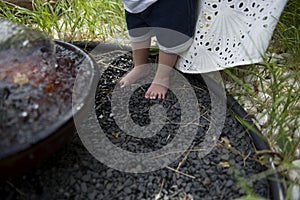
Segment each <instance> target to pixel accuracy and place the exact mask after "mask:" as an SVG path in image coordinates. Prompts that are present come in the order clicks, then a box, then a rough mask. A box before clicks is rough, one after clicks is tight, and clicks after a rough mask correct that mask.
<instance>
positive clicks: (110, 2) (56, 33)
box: [0, 0, 125, 41]
mask: <svg viewBox="0 0 300 200" xmlns="http://www.w3.org/2000/svg"><path fill="white" fill-rule="evenodd" d="M0 4H1V5H0V6H1V7H0V17H3V18H8V19H10V20H11V21H14V22H18V23H20V24H25V25H27V26H29V27H33V28H36V29H39V30H41V31H43V32H45V33H47V34H48V35H50V36H51V37H52V38H53V39H59V40H64V41H75V40H89V41H91V40H94V41H104V40H105V39H106V38H107V37H108V36H113V35H114V34H115V33H120V32H123V31H124V30H125V26H124V24H125V20H124V16H123V15H124V14H123V7H122V5H121V2H120V0H89V1H84V0H59V1H57V2H56V3H55V4H50V3H47V2H45V1H41V0H33V8H34V9H33V10H28V9H25V8H21V7H18V6H14V5H12V4H7V3H3V1H1V2H0Z"/></svg>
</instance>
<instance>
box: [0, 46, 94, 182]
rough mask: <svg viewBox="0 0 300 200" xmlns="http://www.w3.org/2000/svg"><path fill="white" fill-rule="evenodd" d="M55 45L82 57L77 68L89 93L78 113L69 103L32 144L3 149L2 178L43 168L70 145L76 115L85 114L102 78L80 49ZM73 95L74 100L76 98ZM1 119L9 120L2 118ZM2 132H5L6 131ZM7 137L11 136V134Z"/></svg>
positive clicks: (84, 94) (78, 103)
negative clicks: (48, 160)
mask: <svg viewBox="0 0 300 200" xmlns="http://www.w3.org/2000/svg"><path fill="white" fill-rule="evenodd" d="M55 44H56V46H57V47H60V48H63V49H66V50H68V51H69V52H74V53H76V54H78V55H80V56H81V57H82V61H80V63H78V66H79V67H78V66H77V67H78V68H79V71H78V72H80V76H85V77H84V80H85V82H83V83H82V84H83V85H82V88H85V90H84V91H82V93H81V97H80V100H79V101H78V100H77V101H76V109H75V110H72V101H69V100H68V101H66V102H65V103H66V104H68V107H69V108H70V109H67V110H62V112H61V114H60V116H59V120H57V121H55V122H53V123H49V124H48V125H47V126H45V127H44V128H43V129H42V130H41V131H39V132H37V133H35V134H33V135H32V137H31V138H30V140H29V142H26V143H22V144H18V145H11V146H8V147H7V148H3V147H2V149H1V151H0V178H2V179H3V178H8V177H12V176H17V175H20V174H22V173H24V172H27V171H28V170H30V169H32V168H34V167H36V166H39V165H40V164H41V163H42V162H43V161H45V160H46V159H47V158H48V157H49V156H51V155H52V154H53V153H54V152H56V151H57V150H59V149H60V148H61V147H63V146H64V145H65V144H66V143H67V142H68V141H70V139H71V138H72V136H73V135H74V133H75V125H74V122H73V115H78V114H80V112H82V111H83V110H84V107H85V104H86V102H88V101H87V100H88V99H87V96H88V95H89V93H90V92H91V91H90V90H89V88H92V85H93V84H94V83H95V79H96V78H97V74H98V72H97V68H96V66H95V63H94V61H93V59H92V58H91V57H89V56H88V55H87V54H86V53H85V52H84V51H82V50H81V49H80V48H78V47H76V46H74V45H72V44H70V43H66V42H62V41H55ZM69 59H72V58H69ZM68 67H70V66H68ZM70 70H72V69H70ZM67 72H68V71H66V73H67ZM0 81H1V80H0ZM70 95H71V96H72V94H70ZM55 106H59V105H55ZM0 114H1V113H0ZM1 117H5V116H3V115H2V116H1ZM0 128H1V126H0ZM2 131H3V132H5V129H4V130H2ZM0 133H1V130H0ZM6 134H11V133H9V132H8V133H6ZM0 147H1V146H0Z"/></svg>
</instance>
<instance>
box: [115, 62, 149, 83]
mask: <svg viewBox="0 0 300 200" xmlns="http://www.w3.org/2000/svg"><path fill="white" fill-rule="evenodd" d="M150 73H151V70H150V68H149V66H148V65H143V66H136V67H134V68H133V69H132V70H131V71H130V72H129V73H128V74H126V75H125V77H124V78H122V79H121V81H120V87H121V88H123V87H126V86H128V85H130V84H133V83H135V82H136V81H138V80H140V79H142V78H144V77H146V76H148V75H149V74H150Z"/></svg>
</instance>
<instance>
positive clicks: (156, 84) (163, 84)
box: [145, 78, 169, 99]
mask: <svg viewBox="0 0 300 200" xmlns="http://www.w3.org/2000/svg"><path fill="white" fill-rule="evenodd" d="M168 85H169V79H168V78H165V80H160V81H157V80H155V79H154V80H153V82H152V83H151V85H150V87H149V88H148V90H147V92H146V94H145V98H147V99H156V98H159V99H165V98H166V94H167V91H168Z"/></svg>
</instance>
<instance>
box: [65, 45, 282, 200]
mask: <svg viewBox="0 0 300 200" xmlns="http://www.w3.org/2000/svg"><path fill="white" fill-rule="evenodd" d="M71 43H72V44H74V45H75V46H78V47H79V48H82V49H84V50H86V51H90V50H93V49H94V48H95V47H96V46H98V45H100V46H101V48H103V52H102V53H107V52H110V51H114V50H128V51H131V47H129V46H125V45H116V44H107V43H101V42H71ZM99 49H100V48H99ZM199 80H201V81H200V82H201V83H202V84H203V85H206V83H205V82H204V80H203V79H202V77H201V75H200V76H199ZM207 81H209V84H210V87H211V89H212V90H213V92H215V93H216V94H222V93H221V92H220V91H217V90H218V88H220V87H218V85H217V83H216V82H215V81H214V80H212V79H211V80H207ZM214 85H215V87H214ZM221 98H223V97H221ZM227 108H228V109H229V110H231V111H232V112H234V113H235V114H237V115H238V116H239V117H240V118H242V119H243V120H245V121H246V122H247V123H248V124H249V125H250V126H251V130H249V128H247V127H245V128H246V129H247V130H248V133H249V135H250V137H251V138H252V141H253V143H254V145H255V147H256V149H257V150H270V147H269V145H268V143H267V142H266V141H265V140H263V138H262V137H261V136H262V133H261V131H259V129H258V128H257V126H256V125H255V124H254V123H253V121H252V119H251V118H250V117H249V115H248V113H247V112H246V111H245V110H244V108H243V107H242V106H241V105H240V104H239V103H238V102H237V101H236V100H235V99H234V98H233V97H232V96H230V95H228V94H227ZM269 165H270V166H271V168H272V169H273V170H275V165H274V161H273V159H272V158H270V159H269ZM279 179H280V175H279V174H278V173H274V174H271V175H269V176H268V181H269V184H270V192H271V197H272V199H274V200H284V199H285V192H284V187H283V185H282V184H281V183H280V182H278V181H276V180H279Z"/></svg>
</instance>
